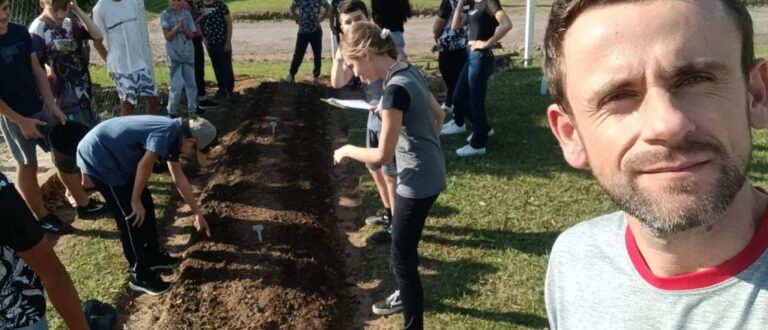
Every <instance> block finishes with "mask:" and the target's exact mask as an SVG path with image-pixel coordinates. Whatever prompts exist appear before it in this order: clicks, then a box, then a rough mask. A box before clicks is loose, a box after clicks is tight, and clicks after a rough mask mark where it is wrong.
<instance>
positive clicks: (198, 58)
mask: <svg viewBox="0 0 768 330" xmlns="http://www.w3.org/2000/svg"><path fill="white" fill-rule="evenodd" d="M192 44H193V45H194V46H195V84H196V85H197V96H205V53H204V52H203V37H202V36H198V37H194V38H192Z"/></svg>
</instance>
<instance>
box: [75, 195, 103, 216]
mask: <svg viewBox="0 0 768 330" xmlns="http://www.w3.org/2000/svg"><path fill="white" fill-rule="evenodd" d="M106 210H107V208H106V205H105V204H104V203H102V202H99V201H96V200H95V199H93V198H89V199H88V205H86V206H82V207H81V206H78V207H77V217H78V218H80V219H84V218H89V217H93V216H94V215H96V214H100V213H102V212H104V211H106Z"/></svg>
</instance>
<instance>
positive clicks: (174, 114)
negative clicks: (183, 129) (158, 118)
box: [168, 113, 179, 119]
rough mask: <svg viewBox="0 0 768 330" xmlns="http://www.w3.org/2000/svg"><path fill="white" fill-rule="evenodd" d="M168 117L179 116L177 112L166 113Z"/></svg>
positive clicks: (174, 117)
mask: <svg viewBox="0 0 768 330" xmlns="http://www.w3.org/2000/svg"><path fill="white" fill-rule="evenodd" d="M168 118H171V119H176V118H179V114H178V113H169V114H168Z"/></svg>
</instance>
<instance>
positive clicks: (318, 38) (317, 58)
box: [288, 28, 323, 78]
mask: <svg viewBox="0 0 768 330" xmlns="http://www.w3.org/2000/svg"><path fill="white" fill-rule="evenodd" d="M309 45H311V46H312V56H313V57H314V63H315V67H314V68H313V69H312V76H313V77H315V78H317V77H320V66H321V65H322V53H321V52H322V51H323V29H321V28H317V30H316V31H315V32H312V33H299V34H297V35H296V49H294V51H293V60H292V61H291V68H290V70H289V72H288V73H290V74H291V76H295V75H296V72H299V66H301V62H302V61H303V60H304V53H306V52H307V46H309Z"/></svg>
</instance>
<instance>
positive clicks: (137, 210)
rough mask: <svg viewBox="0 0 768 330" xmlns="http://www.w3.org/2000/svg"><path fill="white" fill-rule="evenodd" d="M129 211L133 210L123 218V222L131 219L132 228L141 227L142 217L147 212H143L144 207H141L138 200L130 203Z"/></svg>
mask: <svg viewBox="0 0 768 330" xmlns="http://www.w3.org/2000/svg"><path fill="white" fill-rule="evenodd" d="M131 209H132V210H133V213H131V214H129V215H128V216H127V217H125V220H131V219H133V226H134V227H136V228H138V227H141V225H142V224H143V223H144V216H145V215H146V213H147V211H146V210H144V205H141V201H140V200H138V201H131Z"/></svg>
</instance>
